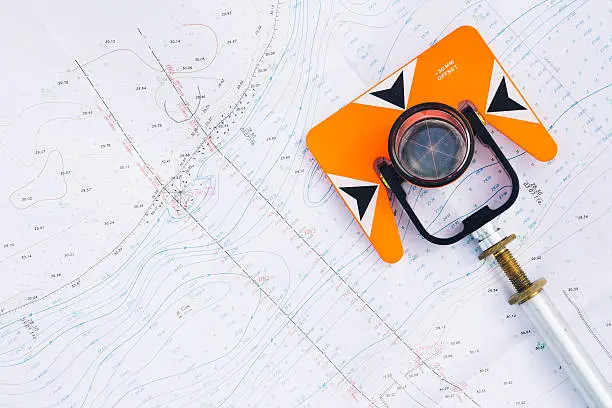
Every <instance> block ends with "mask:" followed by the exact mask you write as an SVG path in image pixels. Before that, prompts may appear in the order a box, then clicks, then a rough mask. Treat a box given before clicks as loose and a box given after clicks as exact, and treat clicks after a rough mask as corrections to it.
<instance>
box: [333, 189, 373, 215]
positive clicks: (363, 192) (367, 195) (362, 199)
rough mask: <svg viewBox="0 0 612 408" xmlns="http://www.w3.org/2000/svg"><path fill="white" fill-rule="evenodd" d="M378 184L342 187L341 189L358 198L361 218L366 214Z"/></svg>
mask: <svg viewBox="0 0 612 408" xmlns="http://www.w3.org/2000/svg"><path fill="white" fill-rule="evenodd" d="M377 188H378V186H356V187H340V190H342V191H344V192H345V193H346V194H348V195H350V196H351V197H353V198H354V199H355V200H357V209H358V210H359V220H360V221H361V219H362V218H363V216H364V215H365V212H366V210H367V209H368V206H369V205H370V201H372V197H374V193H375V192H376V189H377Z"/></svg>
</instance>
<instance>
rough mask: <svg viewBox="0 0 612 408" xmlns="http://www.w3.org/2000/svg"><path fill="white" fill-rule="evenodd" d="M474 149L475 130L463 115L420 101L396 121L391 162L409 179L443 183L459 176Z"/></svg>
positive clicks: (419, 182)
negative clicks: (419, 103) (473, 131)
mask: <svg viewBox="0 0 612 408" xmlns="http://www.w3.org/2000/svg"><path fill="white" fill-rule="evenodd" d="M473 153H474V147H473V136H472V130H471V128H470V126H469V124H468V123H467V121H466V120H465V118H463V116H462V115H461V114H460V113H459V112H458V111H456V110H455V109H453V108H451V107H450V106H447V105H443V104H439V103H425V104H421V105H416V106H414V107H412V108H411V109H409V110H407V111H406V112H404V113H403V114H402V115H401V116H400V117H399V118H398V119H397V120H396V122H395V123H394V125H393V127H392V129H391V134H390V137H389V155H390V157H391V162H392V163H393V166H394V167H395V169H396V170H397V171H398V172H399V173H400V175H401V176H402V177H403V178H405V179H406V180H407V181H410V182H411V183H413V184H416V185H418V186H421V187H440V186H443V185H446V184H449V183H451V182H452V181H454V180H456V179H457V178H458V177H459V176H460V175H461V174H462V173H463V172H464V171H465V169H466V168H467V166H468V165H469V162H470V160H471V158H472V155H473Z"/></svg>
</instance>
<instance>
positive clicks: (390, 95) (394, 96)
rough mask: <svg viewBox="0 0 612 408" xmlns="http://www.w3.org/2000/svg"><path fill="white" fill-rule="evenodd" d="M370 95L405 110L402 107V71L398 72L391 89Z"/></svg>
mask: <svg viewBox="0 0 612 408" xmlns="http://www.w3.org/2000/svg"><path fill="white" fill-rule="evenodd" d="M370 95H374V96H375V97H377V98H380V99H382V100H384V101H387V102H389V103H390V104H392V105H395V106H397V107H398V108H402V109H406V107H405V106H404V71H402V72H400V74H399V76H398V77H397V78H396V79H395V82H394V83H393V86H391V88H389V89H383V90H382V91H376V92H371V93H370Z"/></svg>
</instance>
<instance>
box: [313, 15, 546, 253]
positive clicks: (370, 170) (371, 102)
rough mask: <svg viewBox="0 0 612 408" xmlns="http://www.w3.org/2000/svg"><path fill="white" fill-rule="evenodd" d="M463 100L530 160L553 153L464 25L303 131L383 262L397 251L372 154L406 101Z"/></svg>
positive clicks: (377, 153) (383, 152)
mask: <svg viewBox="0 0 612 408" xmlns="http://www.w3.org/2000/svg"><path fill="white" fill-rule="evenodd" d="M464 101H469V102H471V103H472V104H473V105H474V106H475V108H476V110H477V111H478V112H479V113H480V114H481V115H482V117H483V119H484V120H485V121H486V122H488V123H490V124H491V125H492V126H494V127H495V128H497V129H498V130H499V131H500V132H502V133H503V134H505V135H506V136H507V137H508V138H510V139H511V140H512V141H514V142H515V143H516V144H518V145H519V146H521V147H522V148H523V149H525V150H526V151H527V152H528V153H530V154H531V155H532V156H533V157H535V158H536V159H538V160H541V161H547V160H551V159H552V158H554V157H555V155H556V152H557V146H556V144H555V142H554V140H553V139H552V137H551V136H550V134H549V133H548V131H547V130H546V128H545V127H544V125H543V124H542V122H541V121H540V120H539V119H538V117H537V115H536V114H535V112H534V111H533V109H532V108H531V106H530V105H529V104H528V102H527V101H526V100H525V98H524V97H523V95H522V94H521V92H520V91H519V89H518V87H517V86H516V85H515V84H514V82H512V80H511V79H510V77H509V76H508V74H507V72H506V71H505V70H504V69H503V68H502V66H501V64H500V62H499V61H498V60H497V59H496V58H495V56H494V55H493V53H492V51H491V50H490V48H489V47H488V46H487V44H486V42H485V41H484V40H483V39H482V37H481V36H480V34H479V33H478V32H477V31H476V30H475V29H474V28H472V27H468V26H464V27H460V28H458V29H456V30H455V31H453V32H452V33H450V34H449V35H448V36H446V37H445V38H443V39H442V40H440V41H439V42H438V43H436V44H435V45H433V46H432V47H431V48H429V49H427V50H426V51H425V52H423V53H422V54H421V55H419V56H418V57H416V58H415V59H413V60H412V61H410V62H408V63H407V64H406V65H404V66H403V67H401V68H400V69H398V70H397V71H395V72H394V73H392V74H391V75H389V76H388V77H387V78H385V79H383V80H382V81H381V82H379V83H378V84H376V85H375V86H373V87H372V88H370V89H368V90H367V91H366V92H364V93H363V94H362V95H360V96H359V97H357V98H356V99H355V100H353V101H352V102H350V103H349V104H348V105H346V106H344V107H343V108H342V109H340V110H339V111H337V112H336V113H334V114H333V115H332V116H330V117H329V118H327V119H325V120H324V121H323V122H321V123H320V124H318V125H317V126H315V127H314V128H313V129H312V130H311V131H310V132H309V133H308V135H307V138H306V143H307V145H308V148H309V149H310V151H311V152H312V154H313V156H314V157H315V159H316V160H317V162H318V163H319V165H320V166H321V168H322V170H323V171H324V172H325V173H326V174H327V175H328V177H329V179H330V181H331V182H332V184H333V186H334V188H335V189H336V191H337V192H338V194H339V195H340V197H341V198H342V200H343V201H344V203H345V204H346V205H347V207H348V208H349V209H350V211H351V213H352V214H353V217H355V220H356V221H357V222H358V223H359V225H360V226H361V228H362V229H363V231H364V232H365V234H366V235H367V237H368V238H369V240H370V241H371V243H372V245H373V246H374V248H375V249H376V251H377V252H378V253H379V255H380V257H381V258H382V259H383V260H384V261H386V262H390V263H392V262H397V261H398V260H399V259H401V257H402V255H403V252H404V251H403V248H402V242H401V239H400V235H399V231H398V228H397V225H396V223H395V218H394V216H393V211H392V208H391V203H390V201H389V198H388V196H387V194H386V190H385V186H384V185H383V183H382V181H381V179H380V178H379V176H378V174H377V173H376V171H375V167H374V162H375V161H376V160H377V159H379V158H386V159H389V151H388V137H389V130H390V129H391V127H392V125H393V123H394V122H395V120H396V119H397V118H398V117H399V116H400V115H401V114H402V112H404V111H405V110H406V109H408V108H410V107H412V106H414V105H417V104H421V103H425V102H439V103H443V104H446V105H449V106H451V107H455V108H456V107H458V106H459V104H460V103H462V102H464ZM381 189H382V191H381Z"/></svg>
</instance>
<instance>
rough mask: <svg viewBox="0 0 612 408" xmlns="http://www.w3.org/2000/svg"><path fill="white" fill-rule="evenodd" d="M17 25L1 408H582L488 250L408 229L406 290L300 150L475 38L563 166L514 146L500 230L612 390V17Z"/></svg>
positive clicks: (306, 11) (209, 9)
mask: <svg viewBox="0 0 612 408" xmlns="http://www.w3.org/2000/svg"><path fill="white" fill-rule="evenodd" d="M2 10H3V11H2V13H0V33H1V35H0V38H2V42H1V44H2V46H1V51H2V53H1V61H2V73H3V74H2V76H1V77H0V91H1V93H0V108H1V109H0V171H1V174H2V182H1V184H0V186H1V195H0V197H1V202H0V206H1V210H2V215H3V218H4V224H3V226H2V231H1V232H0V271H1V274H2V281H3V284H2V286H1V287H0V407H7V408H8V407H11V408H17V407H20V408H25V407H37V408H50V407H115V406H116V407H556V408H564V407H583V406H584V404H583V403H582V402H581V399H580V397H579V396H578V394H576V392H575V391H574V389H573V387H572V385H571V383H570V382H569V381H568V379H567V377H566V374H565V373H564V371H563V367H560V366H559V364H558V363H557V362H556V360H555V358H554V356H553V355H552V353H551V352H550V350H549V349H548V348H547V347H546V344H544V343H543V342H542V341H541V338H540V337H539V336H538V334H537V333H536V332H535V330H534V329H533V327H532V326H531V324H530V323H529V320H528V319H527V318H526V317H525V316H524V315H522V314H521V310H520V309H519V308H516V307H514V306H510V305H508V304H507V298H508V296H509V295H510V294H511V290H510V288H509V287H508V285H507V284H506V281H505V278H504V277H503V276H502V275H501V274H500V272H499V270H498V269H497V268H496V267H495V266H494V264H493V263H492V262H489V261H487V262H485V261H478V259H477V257H476V256H475V255H476V254H477V247H476V244H475V242H474V241H473V239H472V240H470V239H466V240H463V241H461V242H460V243H458V244H455V245H452V246H450V247H439V246H435V245H432V244H429V243H428V242H427V241H425V240H423V239H422V238H420V237H419V235H418V233H417V231H416V230H415V229H414V227H413V226H412V225H411V224H409V223H408V222H407V220H406V218H407V217H406V216H405V215H403V213H402V212H401V211H398V212H397V220H398V223H399V226H400V232H401V234H402V237H403V243H404V248H405V255H404V257H403V259H402V261H400V262H399V263H397V264H394V265H389V264H385V263H384V262H382V261H381V260H380V258H379V257H378V255H377V253H376V252H375V251H374V250H373V249H372V247H371V246H370V244H369V241H368V240H367V238H366V237H364V236H363V233H362V231H361V230H360V229H359V228H358V226H357V225H356V224H355V222H354V220H353V217H352V216H351V215H350V213H349V212H348V211H347V209H346V208H345V206H344V205H343V204H342V201H341V199H340V198H339V197H338V196H337V194H336V193H335V192H334V190H333V189H332V188H331V185H330V183H329V181H328V180H327V178H326V177H325V175H324V174H323V173H322V172H321V170H320V168H319V167H318V166H317V163H316V162H315V160H314V159H313V157H312V156H311V155H310V153H309V152H308V150H307V148H306V145H305V135H306V133H307V132H308V131H309V130H310V129H311V128H312V127H313V126H314V125H316V124H317V123H318V122H320V121H321V120H323V119H324V118H325V117H327V116H329V115H330V114H331V113H333V112H334V111H336V110H337V109H339V108H340V107H342V106H343V105H344V104H345V103H347V102H348V101H350V100H352V99H353V98H354V97H355V96H357V95H359V94H360V93H361V92H362V91H363V90H365V89H367V88H368V87H370V86H371V85H373V84H374V83H376V82H378V81H379V80H380V79H381V78H384V77H385V76H386V75H388V74H389V73H391V72H392V71H393V70H394V69H396V68H397V67H399V66H401V65H403V64H404V63H406V62H407V61H408V60H410V59H412V58H413V57H414V56H416V55H417V54H419V53H420V52H422V51H423V50H425V49H426V48H427V47H428V46H430V45H431V44H433V43H434V42H435V41H436V40H438V39H440V38H442V37H443V36H445V35H446V34H448V33H449V32H451V31H452V30H453V29H455V28H457V27H459V26H461V25H472V26H475V27H476V28H477V29H478V30H479V31H480V33H481V34H482V36H483V38H484V39H485V40H486V41H487V42H488V43H489V45H490V47H491V48H492V49H493V50H494V52H495V53H496V55H497V56H498V58H499V59H500V61H502V63H503V64H504V66H505V68H506V69H507V70H508V72H509V73H510V75H511V76H512V78H513V79H514V80H515V82H516V83H517V84H520V86H521V91H522V92H523V93H524V94H525V95H526V97H527V99H528V100H529V101H530V103H531V105H532V106H533V107H534V109H535V110H536V111H537V112H538V115H539V116H540V118H541V119H542V121H543V123H544V124H545V125H546V127H547V128H548V129H549V130H550V133H551V134H552V135H553V137H555V139H556V140H557V143H558V145H559V154H558V156H557V157H556V158H555V159H554V160H553V161H551V162H548V163H541V162H538V161H536V160H534V159H533V158H532V157H531V156H529V155H528V154H526V153H524V152H523V151H522V150H521V149H520V148H518V147H517V146H515V145H513V144H512V142H510V141H509V140H508V139H506V138H504V137H503V136H502V135H500V134H499V133H494V134H493V136H494V137H495V138H496V140H497V142H498V143H499V144H500V145H502V147H503V148H504V152H505V153H506V155H507V156H508V157H509V158H510V159H511V163H512V164H513V166H514V167H515V168H516V169H517V172H518V174H519V177H520V179H521V192H520V195H519V199H518V200H517V203H516V204H515V205H514V206H513V207H512V208H511V209H510V210H509V211H507V212H506V213H505V214H504V215H503V216H502V217H501V220H500V225H501V226H502V227H503V228H504V229H505V230H506V232H514V233H516V234H517V235H518V240H517V241H515V243H514V245H513V249H514V252H515V254H516V256H517V258H519V260H520V261H521V262H522V264H523V265H524V267H525V269H526V270H527V271H528V273H529V275H530V276H531V277H533V278H537V277H545V278H547V279H549V285H548V286H547V288H548V292H549V295H550V296H551V297H552V298H553V299H554V300H555V302H556V303H557V305H558V307H559V308H560V309H561V310H562V312H563V314H564V316H565V318H566V319H567V320H568V322H569V324H570V325H571V326H572V327H573V329H574V330H575V332H576V334H577V336H578V337H579V338H580V340H581V341H582V342H583V343H584V345H585V348H586V349H587V351H588V352H589V353H590V354H591V356H592V357H593V358H594V360H595V361H596V363H597V365H598V366H599V367H600V369H601V370H602V371H603V372H604V374H605V375H606V376H607V378H608V379H610V378H612V352H611V347H612V274H610V273H609V272H610V265H611V262H610V259H611V258H612V245H611V239H610V230H611V229H612V216H611V207H610V197H611V196H612V179H611V177H612V174H611V173H610V171H611V169H612V164H611V163H612V154H611V149H610V143H611V141H610V138H611V136H612V75H611V72H612V30H611V28H610V21H612V2H611V1H610V0H590V1H589V0H547V1H535V0H532V1H527V0H513V1H507V0H485V1H476V0H463V1H459V0H453V1H449V0H430V1H425V0H282V1H276V0H220V1H217V0H206V1H200V2H195V1H191V2H184V1H183V2H162V1H159V0H150V1H147V2H144V1H143V2H141V1H135V2H131V1H117V0H112V1H104V2H84V1H73V0H60V1H57V2H31V1H23V2H8V1H4V2H3V4H2ZM475 174H476V175H475V176H474V177H475V180H479V181H478V182H479V183H486V182H487V178H486V174H487V173H486V169H484V171H482V172H479V173H475ZM476 177H477V178H476Z"/></svg>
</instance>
